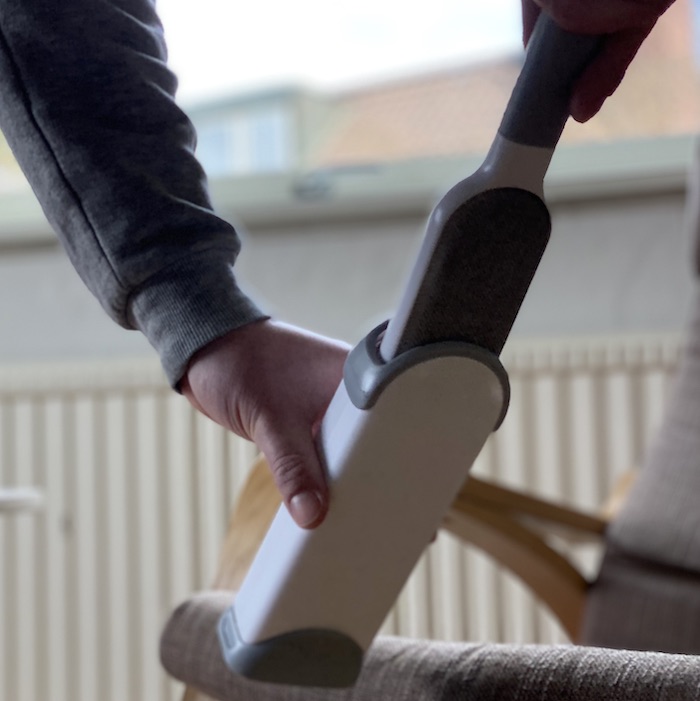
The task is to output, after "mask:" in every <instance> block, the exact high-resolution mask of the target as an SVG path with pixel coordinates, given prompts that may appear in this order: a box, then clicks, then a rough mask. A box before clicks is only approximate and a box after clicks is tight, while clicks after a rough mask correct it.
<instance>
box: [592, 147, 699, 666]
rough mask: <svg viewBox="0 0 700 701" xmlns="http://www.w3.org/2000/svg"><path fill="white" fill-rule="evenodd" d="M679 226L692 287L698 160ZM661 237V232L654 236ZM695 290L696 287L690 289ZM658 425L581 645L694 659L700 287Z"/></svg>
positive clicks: (613, 540)
mask: <svg viewBox="0 0 700 701" xmlns="http://www.w3.org/2000/svg"><path fill="white" fill-rule="evenodd" d="M686 212H687V216H686V222H687V226H688V228H689V234H690V236H691V237H692V239H693V241H694V242H695V246H694V257H693V262H694V265H693V271H694V274H695V279H696V281H700V158H699V157H698V156H697V155H696V158H695V160H694V164H693V167H692V169H691V172H690V175H689V180H688V198H687V207H686ZM659 235H660V236H662V235H663V232H659ZM696 284H697V282H696ZM697 287H698V289H697V291H696V297H695V302H694V308H693V313H692V317H691V319H690V324H689V327H688V332H687V342H686V347H685V350H684V355H683V359H682V362H681V365H680V368H679V371H678V375H677V377H676V380H675V384H674V389H673V391H672V393H671V395H670V397H669V401H668V404H667V407H666V410H665V415H664V420H663V424H662V426H661V428H660V430H659V432H658V434H657V435H656V436H655V438H654V440H653V443H652V446H651V449H650V451H649V453H648V455H647V456H646V460H645V461H644V464H643V466H642V469H641V472H640V474H639V477H638V479H637V481H636V483H635V485H634V486H633V487H632V489H631V490H630V493H629V495H628V498H627V500H626V503H625V505H624V507H623V508H622V509H621V511H620V513H619V515H618V517H617V518H616V519H615V520H614V522H613V523H612V524H611V526H610V528H609V529H608V533H607V536H606V553H605V557H604V559H603V563H602V567H601V570H600V575H599V577H598V579H597V581H596V582H595V583H594V584H593V586H592V588H591V590H590V593H589V597H588V606H587V609H586V615H585V625H584V632H583V638H582V642H584V643H588V644H593V645H603V646H607V647H626V648H635V649H649V650H661V651H668V652H686V653H700V284H697Z"/></svg>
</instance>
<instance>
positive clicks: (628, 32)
mask: <svg viewBox="0 0 700 701" xmlns="http://www.w3.org/2000/svg"><path fill="white" fill-rule="evenodd" d="M672 4H673V0H588V1H587V2H583V1H582V0H522V16H523V41H524V43H525V44H527V42H528V40H529V38H530V35H531V33H532V29H533V27H534V26H535V22H536V21H537V17H538V15H539V13H540V11H542V10H544V11H545V12H547V13H548V14H549V15H550V16H551V17H552V18H553V19H554V20H555V21H556V22H557V24H559V25H560V26H561V27H562V28H563V29H566V30H569V31H571V32H576V33H580V34H600V35H605V40H604V42H603V44H602V46H601V49H600V52H599V53H598V55H597V56H596V58H595V59H594V60H593V61H592V62H591V63H590V65H589V66H588V67H587V68H586V70H585V71H584V72H583V74H582V75H581V77H580V78H579V79H578V81H577V83H576V85H575V87H574V91H573V94H572V97H571V105H570V111H571V115H572V117H573V118H574V119H576V120H577V121H579V122H586V121H588V120H589V119H590V118H591V117H593V116H594V115H595V114H596V113H597V112H598V111H599V110H600V108H601V107H602V106H603V103H604V102H605V100H606V99H607V98H608V97H609V96H610V95H612V94H613V93H614V92H615V90H617V88H618V86H619V85H620V83H621V82H622V79H623V77H624V75H625V72H626V71H627V67H628V66H629V64H630V63H631V61H632V59H633V58H634V57H635V56H636V54H637V51H638V50H639V47H640V46H641V45H642V43H643V42H644V40H645V39H646V38H647V36H649V33H650V32H651V30H652V29H653V28H654V25H655V24H656V22H657V20H658V19H659V17H661V15H662V14H663V13H664V12H666V10H667V9H668V8H669V7H670V6H671V5H672Z"/></svg>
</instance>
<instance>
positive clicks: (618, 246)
mask: <svg viewBox="0 0 700 701" xmlns="http://www.w3.org/2000/svg"><path fill="white" fill-rule="evenodd" d="M683 206H684V198H683V193H682V192H667V193H662V194H657V195H655V196H650V195H648V194H646V195H644V196H637V197H635V196H626V197H622V198H611V199H602V200H601V199H596V200H594V201H590V200H589V201H574V202H569V203H567V202H558V203H557V202H555V204H554V205H553V206H552V215H553V234H552V238H551V241H550V245H549V247H548V249H547V251H546V253H545V256H544V258H543V261H542V264H541V266H540V269H539V270H538V273H537V275H536V277H535V281H534V283H533V285H532V287H531V290H530V293H529V295H528V297H527V299H526V301H525V304H524V306H523V309H522V312H521V314H520V316H519V318H518V320H517V322H516V326H515V328H514V332H513V333H514V336H515V335H517V336H519V337H527V336H533V335H534V336H542V335H547V336H552V335H553V336H560V335H566V334H577V335H580V334H610V333H619V332H638V331H641V332H646V331H675V330H679V329H681V328H682V327H683V324H684V320H685V319H686V316H687V309H688V304H689V300H690V297H691V290H692V284H691V275H690V260H689V242H688V241H687V238H688V237H687V235H686V233H685V231H684V227H683ZM423 219H424V217H423V215H421V216H415V215H404V216H398V215H395V216H392V217H390V218H388V219H383V218H379V217H376V216H375V217H373V218H369V219H367V220H362V219H361V218H358V217H356V218H355V219H354V220H346V219H344V220H337V221H328V222H326V223H323V222H321V223H314V224H303V223H297V224H294V225H291V226H285V227H282V226H280V225H275V226H266V227H264V228H262V227H259V228H254V229H253V231H252V232H249V233H248V234H247V235H246V237H245V241H244V252H243V253H242V255H241V258H240V260H239V266H238V270H239V277H240V280H241V283H242V284H243V286H244V287H245V288H246V289H248V290H249V291H250V292H251V293H252V294H253V296H255V297H256V299H258V300H259V301H260V303H261V304H262V305H263V306H264V307H265V308H267V309H269V310H270V311H271V312H272V313H273V314H275V315H277V316H279V317H281V318H283V319H285V320H288V321H290V322H292V323H296V324H300V325H302V326H305V327H308V328H311V329H314V330H316V331H319V332H321V333H325V334H329V335H331V336H338V337H342V338H344V339H346V340H348V341H350V342H353V341H355V340H357V339H358V338H359V337H360V336H361V335H362V334H363V333H365V332H366V331H367V330H369V328H371V326H372V325H373V324H375V323H378V322H379V321H381V320H382V319H383V318H385V317H386V316H388V315H389V314H390V313H391V309H392V308H393V306H394V305H395V303H396V301H397V299H398V296H399V294H400V291H401V289H402V286H403V282H404V279H405V276H406V275H407V273H408V271H409V268H410V266H411V264H412V260H413V257H414V255H415V252H416V250H417V247H418V245H419V242H420V237H421V235H422V225H423ZM150 352H151V351H150V347H149V346H148V344H147V343H146V342H145V341H144V339H143V338H142V337H141V336H140V334H138V333H135V332H127V331H124V330H122V329H120V328H119V327H117V326H116V325H115V324H114V323H112V322H111V321H110V320H109V319H108V318H107V317H106V315H105V314H104V312H103V311H102V310H101V308H100V307H99V305H98V304H97V302H96V301H95V300H94V299H93V298H92V296H91V295H90V294H89V293H88V292H87V291H86V290H85V289H84V287H83V285H82V283H81V282H80V280H79V279H78V277H77V275H76V274H75V273H74V271H73V269H72V268H71V266H70V264H69V263H68V262H67V260H66V258H65V256H64V254H63V252H62V250H61V249H60V247H58V246H57V245H51V244H47V245H43V246H38V247H34V248H29V249H26V250H22V249H17V248H15V249H12V250H10V251H8V250H5V251H4V252H3V251H2V250H0V361H8V360H17V359H29V358H45V359H48V358H54V357H93V356H114V355H142V354H148V353H150Z"/></svg>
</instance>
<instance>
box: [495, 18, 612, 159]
mask: <svg viewBox="0 0 700 701" xmlns="http://www.w3.org/2000/svg"><path fill="white" fill-rule="evenodd" d="M601 43H602V37H601V36H597V35H592V34H573V33H572V32H567V31H565V30H564V29H562V28H561V27H560V26H559V25H558V24H557V23H556V22H555V21H554V20H553V19H552V18H551V17H549V15H547V14H545V13H544V12H542V13H540V16H539V18H538V20H537V23H536V24H535V29H534V30H533V32H532V36H531V37H530V41H529V42H528V46H527V53H526V55H525V63H524V65H523V68H522V70H521V72H520V76H519V78H518V81H517V83H516V84H515V88H514V89H513V93H512V95H511V98H510V101H509V102H508V106H507V107H506V111H505V114H504V115H503V121H502V122H501V126H500V127H499V129H498V132H499V134H501V136H504V137H505V138H506V139H508V140H509V141H512V142H514V143H516V144H522V145H524V146H538V147H542V148H554V147H555V146H556V144H557V141H559V137H560V136H561V133H562V131H563V129H564V125H565V124H566V120H567V119H568V117H569V100H570V97H571V91H572V89H573V86H574V84H575V83H576V80H577V78H578V77H579V76H580V75H581V73H582V72H583V70H584V68H585V67H586V66H587V65H588V64H589V63H590V62H591V61H592V60H593V58H594V57H595V56H596V54H597V53H598V50H599V48H600V45H601Z"/></svg>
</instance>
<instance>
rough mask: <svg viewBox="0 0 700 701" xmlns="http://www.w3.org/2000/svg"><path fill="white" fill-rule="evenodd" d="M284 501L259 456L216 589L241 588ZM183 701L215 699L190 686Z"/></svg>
mask: <svg viewBox="0 0 700 701" xmlns="http://www.w3.org/2000/svg"><path fill="white" fill-rule="evenodd" d="M281 501H282V500H281V497H280V495H279V492H278V491H277V487H276V486H275V483H274V481H273V479H272V474H271V473H270V470H269V469H268V466H267V462H266V461H265V459H264V458H262V457H259V458H258V459H257V460H256V461H255V463H254V464H253V467H252V469H251V471H250V474H249V475H248V479H247V481H246V483H245V485H244V487H243V490H242V492H241V494H240V496H239V497H238V500H237V501H236V505H235V507H234V509H233V511H232V513H231V518H230V520H229V524H228V529H227V531H226V537H225V539H224V544H223V547H222V549H221V554H220V556H219V565H218V568H217V572H216V576H215V577H214V582H213V586H212V588H213V589H227V590H231V591H236V590H237V589H238V588H239V587H240V585H241V583H242V582H243V579H244V578H245V575H246V573H247V572H248V569H249V568H250V565H251V564H252V562H253V558H254V557H255V553H256V552H257V550H258V547H259V546H260V543H261V542H262V540H263V538H264V537H265V533H267V529H268V528H269V527H270V524H271V523H272V519H273V518H274V516H275V514H276V513H277V509H278V508H279V505H280V503H281ZM182 701H212V699H210V698H209V697H208V696H205V695H204V694H202V693H201V692H200V691H197V690H196V689H194V688H192V687H187V688H186V689H185V693H184V696H183V697H182Z"/></svg>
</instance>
